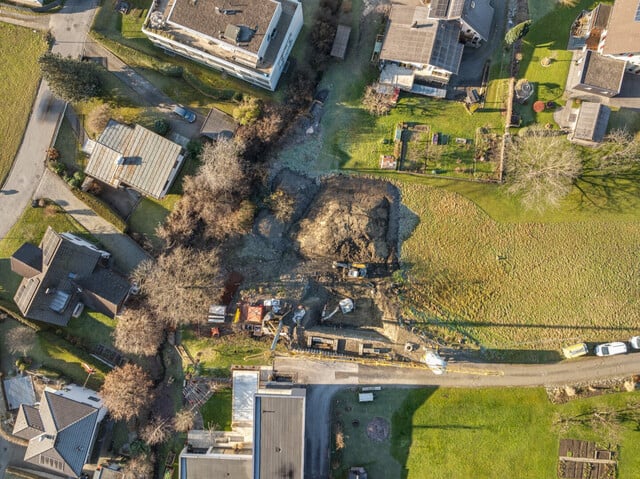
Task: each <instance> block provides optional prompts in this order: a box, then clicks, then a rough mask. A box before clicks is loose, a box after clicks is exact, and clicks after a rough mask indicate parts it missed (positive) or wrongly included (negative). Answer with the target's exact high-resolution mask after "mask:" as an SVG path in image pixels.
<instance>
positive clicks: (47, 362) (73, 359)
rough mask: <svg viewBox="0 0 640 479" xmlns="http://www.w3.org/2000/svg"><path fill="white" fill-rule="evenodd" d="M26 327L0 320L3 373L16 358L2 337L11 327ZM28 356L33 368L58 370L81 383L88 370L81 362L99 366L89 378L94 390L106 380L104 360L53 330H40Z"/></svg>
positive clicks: (95, 367) (12, 321) (89, 384)
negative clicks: (97, 359) (99, 359)
mask: <svg viewBox="0 0 640 479" xmlns="http://www.w3.org/2000/svg"><path fill="white" fill-rule="evenodd" d="M25 327H26V326H23V325H21V324H20V323H18V322H17V321H14V320H7V321H4V322H3V323H0V345H1V346H2V348H1V350H2V351H3V355H2V363H3V364H2V368H3V369H4V372H7V371H8V370H9V368H10V367H11V364H12V363H13V360H14V359H15V357H13V358H10V357H9V355H8V353H7V347H6V345H5V344H4V340H3V338H5V337H6V334H7V332H8V331H9V330H10V329H13V328H25ZM28 356H29V357H31V358H32V359H33V364H32V366H31V367H32V368H34V369H38V368H41V367H42V368H44V369H46V370H50V371H58V372H60V373H62V374H63V375H65V376H66V377H68V378H70V379H71V380H72V381H73V382H75V383H76V384H80V385H82V384H83V383H84V381H85V380H86V379H87V373H86V372H85V371H84V369H83V367H82V363H87V364H89V365H91V366H92V367H93V368H94V369H96V373H95V374H93V375H92V376H91V378H90V379H89V382H88V386H89V387H90V388H93V389H99V387H100V384H102V381H103V380H104V375H105V373H106V372H107V371H108V370H107V369H106V367H105V366H104V365H103V364H102V363H101V362H99V361H96V360H95V359H94V358H93V357H92V356H90V355H89V354H88V353H86V352H85V351H83V350H81V349H79V348H77V347H75V346H73V345H72V344H70V343H69V342H67V341H66V340H65V339H64V338H63V337H61V336H58V335H56V334H55V333H53V332H51V331H40V332H39V333H38V336H37V342H35V343H34V344H33V346H32V347H31V349H30V351H29V352H28Z"/></svg>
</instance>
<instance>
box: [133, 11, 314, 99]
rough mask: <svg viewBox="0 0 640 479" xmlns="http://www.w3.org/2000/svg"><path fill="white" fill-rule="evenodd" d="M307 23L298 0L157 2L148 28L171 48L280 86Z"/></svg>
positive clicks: (263, 83)
mask: <svg viewBox="0 0 640 479" xmlns="http://www.w3.org/2000/svg"><path fill="white" fill-rule="evenodd" d="M302 24H303V19H302V5H301V3H300V2H299V1H298V0H247V1H245V2H242V3H237V2H235V3H234V2H232V1H230V0H156V1H155V2H154V3H153V6H152V8H150V9H149V14H148V15H147V18H146V20H145V23H144V25H143V28H142V31H143V33H144V34H145V35H147V36H148V37H149V39H150V40H151V41H152V42H153V43H154V44H155V45H156V46H158V47H160V48H162V49H164V50H166V51H168V52H173V53H177V54H178V55H182V56H184V57H187V58H189V59H191V60H194V61H197V62H200V63H203V64H204V65H207V66H209V67H212V68H215V69H216V70H220V71H222V72H224V73H227V74H229V75H232V76H235V77H238V78H240V79H242V80H245V81H247V82H249V83H253V84H254V85H257V86H259V87H262V88H266V89H267V90H275V89H276V86H277V84H278V80H279V79H280V76H281V75H282V73H283V71H284V70H285V68H286V65H287V59H288V57H289V53H290V52H291V48H292V47H293V44H294V42H295V41H296V38H297V37H298V34H299V33H300V29H301V28H302Z"/></svg>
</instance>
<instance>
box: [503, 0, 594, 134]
mask: <svg viewBox="0 0 640 479" xmlns="http://www.w3.org/2000/svg"><path fill="white" fill-rule="evenodd" d="M596 3H597V2H593V0H582V1H580V2H579V3H578V2H575V3H573V4H572V6H568V5H563V4H558V3H554V5H555V8H553V9H550V4H549V2H547V1H546V0H540V1H537V2H533V1H532V2H529V5H530V8H531V6H532V5H533V7H534V8H533V12H532V14H533V16H532V18H533V19H534V22H533V24H532V25H531V30H530V31H529V33H528V34H527V35H526V36H525V38H524V40H523V44H522V55H523V59H522V62H521V63H520V71H519V77H520V78H526V79H527V80H529V81H530V82H531V83H532V84H533V85H534V94H533V96H532V97H531V98H530V99H529V100H528V101H527V104H526V105H517V104H515V105H514V106H515V107H516V108H515V110H516V111H517V112H518V113H520V115H521V117H522V119H523V122H524V124H530V123H532V122H534V121H535V122H537V123H541V124H545V123H551V124H554V123H553V114H552V113H553V112H552V110H545V111H544V112H542V113H538V114H536V113H534V112H533V110H532V108H531V107H532V105H533V102H535V101H536V100H542V101H544V102H545V103H546V102H549V101H553V102H555V103H557V104H564V100H563V99H562V94H563V92H564V87H565V84H566V82H567V74H568V73H569V64H570V62H571V55H572V53H571V52H570V51H568V50H567V49H566V48H567V43H568V40H569V29H570V27H571V24H572V22H573V21H574V20H575V19H576V17H577V16H578V14H579V13H580V12H581V11H582V10H584V9H589V8H592V7H594V6H595V5H596ZM537 7H539V8H537ZM540 15H543V16H541V17H540ZM545 57H546V58H550V59H551V64H550V65H549V66H547V67H544V66H542V64H541V60H542V59H543V58H545Z"/></svg>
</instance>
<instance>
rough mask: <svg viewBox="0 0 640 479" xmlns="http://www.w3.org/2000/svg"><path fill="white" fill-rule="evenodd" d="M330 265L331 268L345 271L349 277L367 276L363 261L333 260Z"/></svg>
mask: <svg viewBox="0 0 640 479" xmlns="http://www.w3.org/2000/svg"><path fill="white" fill-rule="evenodd" d="M331 266H332V267H333V269H338V268H342V269H344V270H346V271H347V276H348V277H349V278H356V279H357V278H366V277H367V265H366V264H365V263H341V262H339V261H334V262H333V263H332V264H331Z"/></svg>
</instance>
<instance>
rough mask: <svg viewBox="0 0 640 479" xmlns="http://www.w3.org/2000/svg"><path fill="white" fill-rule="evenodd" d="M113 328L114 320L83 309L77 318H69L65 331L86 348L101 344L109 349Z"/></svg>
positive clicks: (111, 342)
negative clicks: (78, 339) (81, 342)
mask: <svg viewBox="0 0 640 479" xmlns="http://www.w3.org/2000/svg"><path fill="white" fill-rule="evenodd" d="M115 327H116V320H115V319H112V318H110V317H108V316H105V315H104V314H101V313H97V312H95V311H88V310H86V309H85V310H84V311H83V313H82V314H81V315H80V317H79V318H71V320H70V321H69V324H67V327H66V328H65V331H68V332H69V334H72V335H73V336H76V337H77V338H80V339H81V340H82V341H83V342H84V343H85V344H86V345H87V346H97V345H98V344H102V345H104V346H107V347H110V346H112V344H113V338H112V337H111V333H113V330H114V328H115Z"/></svg>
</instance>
